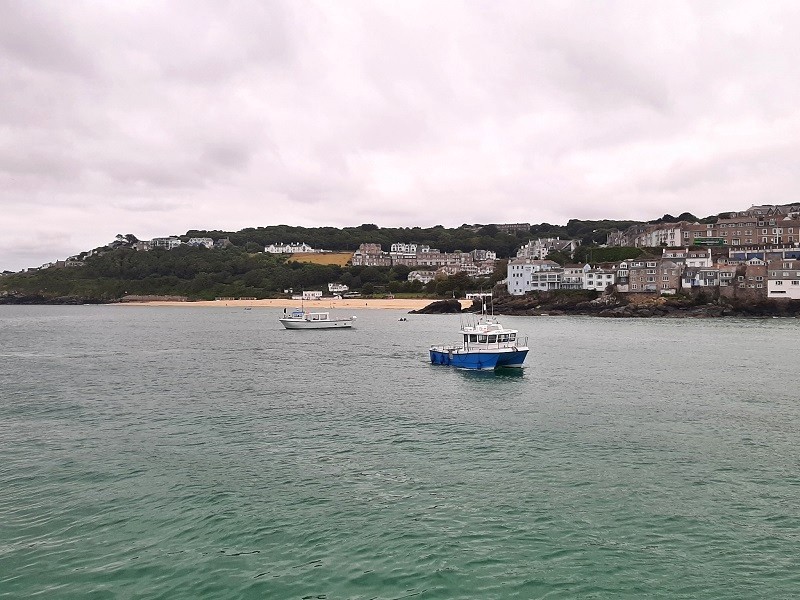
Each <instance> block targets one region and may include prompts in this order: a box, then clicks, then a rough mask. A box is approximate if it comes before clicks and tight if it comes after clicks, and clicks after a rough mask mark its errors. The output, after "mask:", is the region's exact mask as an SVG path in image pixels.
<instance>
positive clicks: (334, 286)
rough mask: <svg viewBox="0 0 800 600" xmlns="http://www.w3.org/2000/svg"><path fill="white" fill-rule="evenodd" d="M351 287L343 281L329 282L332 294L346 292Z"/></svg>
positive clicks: (329, 289)
mask: <svg viewBox="0 0 800 600" xmlns="http://www.w3.org/2000/svg"><path fill="white" fill-rule="evenodd" d="M349 290H350V287H349V286H346V285H345V284H343V283H329V284H328V291H329V292H330V293H331V294H344V293H345V292H347V291H349Z"/></svg>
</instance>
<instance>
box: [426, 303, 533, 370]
mask: <svg viewBox="0 0 800 600" xmlns="http://www.w3.org/2000/svg"><path fill="white" fill-rule="evenodd" d="M461 337H462V340H461V343H460V344H454V345H450V346H431V349H430V354H431V363H432V364H434V365H449V366H452V367H456V368H457V369H474V370H479V371H488V370H492V369H500V368H517V369H521V368H522V363H524V362H525V357H526V356H527V355H528V338H527V337H521V336H520V335H519V332H518V331H517V330H516V329H506V328H505V327H503V326H502V325H500V323H498V321H497V319H496V318H494V317H487V316H485V315H482V316H480V317H476V316H472V319H471V320H470V321H468V322H466V323H465V322H462V324H461Z"/></svg>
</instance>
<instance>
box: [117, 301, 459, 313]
mask: <svg viewBox="0 0 800 600" xmlns="http://www.w3.org/2000/svg"><path fill="white" fill-rule="evenodd" d="M432 302H436V300H431V299H429V298H422V299H420V298H394V299H391V300H389V299H385V298H379V299H372V298H359V299H355V298H348V299H346V300H345V299H341V300H334V299H325V300H304V301H303V303H302V304H303V306H304V307H305V309H306V310H308V311H313V312H321V311H327V310H337V309H345V308H347V309H374V310H419V309H421V308H425V307H426V306H428V305H429V304H431V303H432ZM459 302H460V303H461V307H462V308H466V307H469V306H472V300H464V299H459ZM300 304H301V303H300V301H299V300H291V299H283V298H278V299H269V300H197V301H195V302H189V301H186V302H182V301H176V300H145V301H141V302H138V301H132V302H115V303H114V304H111V305H110V306H173V307H174V306H188V307H192V308H195V307H197V308H225V307H227V308H300Z"/></svg>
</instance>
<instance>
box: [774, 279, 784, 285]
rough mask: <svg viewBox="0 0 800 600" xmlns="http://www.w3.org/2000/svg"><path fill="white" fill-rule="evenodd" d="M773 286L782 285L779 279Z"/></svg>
mask: <svg viewBox="0 0 800 600" xmlns="http://www.w3.org/2000/svg"><path fill="white" fill-rule="evenodd" d="M775 285H783V282H782V281H781V280H780V279H779V280H778V281H776V282H775Z"/></svg>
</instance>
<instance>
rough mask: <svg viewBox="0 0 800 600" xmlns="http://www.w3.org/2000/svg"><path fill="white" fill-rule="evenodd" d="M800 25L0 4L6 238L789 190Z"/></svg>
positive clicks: (404, 11)
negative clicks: (798, 30) (38, 232)
mask: <svg viewBox="0 0 800 600" xmlns="http://www.w3.org/2000/svg"><path fill="white" fill-rule="evenodd" d="M798 25H800V14H798V11H797V9H796V8H795V6H794V4H793V3H788V2H780V1H777V0H776V1H774V2H770V3H768V4H766V5H763V6H755V5H753V4H752V3H748V2H744V1H742V2H724V3H716V2H681V1H678V2H671V3H654V2H646V3H645V2H639V1H626V0H618V1H611V2H605V3H603V4H602V5H598V4H596V3H583V2H575V3H563V2H553V3H550V2H536V3H530V2H515V1H511V2H503V3H490V2H469V1H465V2H440V3H425V2H416V1H409V2H403V3H394V2H386V3H384V2H374V3H363V2H350V1H345V2H339V3H335V4H331V3H308V2H288V1H287V2H283V1H279V0H276V1H273V2H267V3H263V2H256V1H245V0H243V1H241V2H234V3H219V2H213V1H200V2H188V1H179V2H145V3H106V2H96V1H91V0H89V1H81V0H75V1H73V2H69V3H64V2H46V1H42V2H22V1H12V0H0V50H1V51H0V74H1V75H2V77H1V78H0V211H2V212H3V214H4V218H3V219H0V240H2V239H6V240H9V239H11V234H12V233H14V235H15V236H16V233H17V232H21V233H20V234H19V235H21V236H22V237H26V236H27V234H28V233H30V235H31V236H33V237H35V239H37V240H41V246H40V247H41V254H40V255H39V258H40V259H41V260H36V261H34V264H36V263H38V264H41V263H42V262H45V261H47V260H51V259H53V258H58V257H61V258H63V256H60V254H62V253H64V252H65V251H66V250H65V248H66V246H69V245H70V244H72V245H73V246H71V249H70V250H69V252H70V253H75V252H77V251H80V250H83V249H86V248H89V247H93V246H96V245H100V244H102V243H105V242H107V241H108V239H110V238H109V236H110V237H113V235H114V234H116V233H118V231H122V230H125V231H126V232H127V231H131V232H133V233H135V234H137V235H140V236H142V237H147V236H148V235H165V234H169V233H180V232H182V231H186V230H187V229H190V228H196V227H206V228H241V227H246V226H251V225H263V224H269V223H270V222H276V221H277V220H280V221H283V222H287V223H288V224H292V221H293V219H297V220H296V222H294V224H298V225H299V224H302V225H328V224H330V225H336V226H343V225H352V224H358V223H360V222H375V223H378V224H381V225H385V226H389V225H398V226H400V225H402V226H413V225H417V224H419V225H432V224H437V223H440V224H443V225H454V226H457V225H460V224H461V223H464V222H502V221H520V220H523V221H531V222H538V221H545V220H546V221H549V222H561V223H563V222H566V220H567V219H569V218H601V217H615V218H645V219H647V218H653V217H654V216H660V215H661V214H663V213H664V212H672V213H676V212H682V211H683V210H691V211H692V212H695V213H696V214H698V213H711V212H713V211H714V210H716V209H717V208H719V209H720V210H726V209H733V208H737V207H738V206H739V205H740V204H741V203H743V202H744V201H745V200H747V199H748V198H751V199H752V202H761V201H769V200H770V199H775V200H776V201H783V200H785V199H787V198H790V197H791V196H792V195H793V194H794V190H796V189H797V183H798V182H797V181H796V178H795V177H794V175H793V172H794V171H796V169H794V168H793V167H794V156H796V152H795V150H796V144H795V143H794V141H793V140H795V139H798V135H799V134H800V115H798V108H797V107H798V106H800V80H798V79H797V78H796V77H794V72H795V70H796V67H795V65H794V61H795V59H794V57H795V56H797V54H798V51H800V38H798V37H797V36H796V35H795V32H796V30H797V28H798ZM731 203H735V204H736V206H731V205H730V204H731ZM744 203H746V204H747V203H749V202H744ZM277 215H280V217H278V216H277ZM106 227H107V228H108V231H106V229H105V228H106ZM35 231H46V232H48V235H55V234H58V233H59V232H60V234H61V236H62V237H61V238H59V239H60V240H61V241H59V242H58V243H57V244H54V245H52V246H48V243H47V241H46V240H47V239H48V237H47V236H44V237H41V238H40V237H37V234H35ZM14 239H19V238H17V237H15V238H14ZM3 243H4V244H5V245H4V246H0V269H2V268H20V267H22V266H32V265H31V264H23V263H22V259H21V258H20V256H19V255H18V254H14V256H13V257H12V254H11V251H10V249H9V248H10V247H9V246H8V243H9V242H8V241H6V242H3ZM37 247H38V246H37ZM53 253H55V254H56V255H55V256H54V255H53ZM26 256H27V255H26ZM25 260H26V261H27V260H30V259H29V258H26V259H25Z"/></svg>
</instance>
